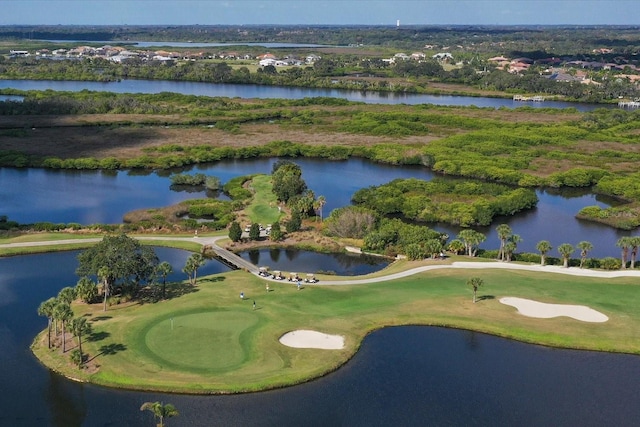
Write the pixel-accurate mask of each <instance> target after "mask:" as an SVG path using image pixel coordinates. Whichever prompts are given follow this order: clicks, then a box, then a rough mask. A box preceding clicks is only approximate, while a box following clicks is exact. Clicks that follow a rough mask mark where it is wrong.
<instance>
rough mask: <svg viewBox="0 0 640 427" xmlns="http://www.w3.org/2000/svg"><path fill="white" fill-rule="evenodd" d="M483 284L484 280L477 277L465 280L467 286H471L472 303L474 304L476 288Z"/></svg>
mask: <svg viewBox="0 0 640 427" xmlns="http://www.w3.org/2000/svg"><path fill="white" fill-rule="evenodd" d="M483 284H484V280H482V279H481V278H479V277H471V278H470V279H469V280H467V285H469V286H471V288H472V289H473V303H474V304H475V303H476V294H477V293H478V288H479V287H480V286H482V285H483Z"/></svg>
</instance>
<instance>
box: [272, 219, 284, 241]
mask: <svg viewBox="0 0 640 427" xmlns="http://www.w3.org/2000/svg"><path fill="white" fill-rule="evenodd" d="M282 235H283V233H282V227H280V221H276V222H274V223H273V224H271V232H270V234H269V239H271V240H272V241H274V242H277V241H279V240H280V239H282Z"/></svg>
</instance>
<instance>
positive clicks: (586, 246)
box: [576, 240, 593, 268]
mask: <svg viewBox="0 0 640 427" xmlns="http://www.w3.org/2000/svg"><path fill="white" fill-rule="evenodd" d="M576 247H577V248H578V249H580V268H583V267H584V263H585V262H586V261H587V255H588V254H589V251H590V250H592V249H593V245H592V244H591V242H587V241H586V240H583V241H581V242H579V243H578V244H577V245H576Z"/></svg>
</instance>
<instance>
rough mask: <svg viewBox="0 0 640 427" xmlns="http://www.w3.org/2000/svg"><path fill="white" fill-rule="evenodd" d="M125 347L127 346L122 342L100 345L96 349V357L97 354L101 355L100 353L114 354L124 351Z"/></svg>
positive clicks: (105, 354)
mask: <svg viewBox="0 0 640 427" xmlns="http://www.w3.org/2000/svg"><path fill="white" fill-rule="evenodd" d="M126 349H127V346H126V345H124V344H120V343H118V344H115V343H114V344H107V345H103V346H102V347H100V348H99V349H98V351H99V352H100V353H98V354H97V355H96V357H97V356H102V355H104V356H113V355H114V354H116V353H119V352H121V351H125V350H126Z"/></svg>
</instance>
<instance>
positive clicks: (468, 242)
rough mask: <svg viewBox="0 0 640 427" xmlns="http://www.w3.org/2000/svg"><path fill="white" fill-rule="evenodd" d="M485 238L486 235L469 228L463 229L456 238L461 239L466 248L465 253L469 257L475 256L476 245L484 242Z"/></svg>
mask: <svg viewBox="0 0 640 427" xmlns="http://www.w3.org/2000/svg"><path fill="white" fill-rule="evenodd" d="M486 238H487V236H485V235H484V234H482V233H480V232H478V231H476V230H472V229H470V228H467V229H464V230H462V231H461V232H460V233H458V239H460V240H462V242H463V243H464V246H465V248H466V250H467V255H469V256H470V257H474V256H476V252H477V250H478V245H479V244H480V243H482V242H484V241H485V240H486Z"/></svg>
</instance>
